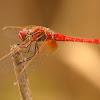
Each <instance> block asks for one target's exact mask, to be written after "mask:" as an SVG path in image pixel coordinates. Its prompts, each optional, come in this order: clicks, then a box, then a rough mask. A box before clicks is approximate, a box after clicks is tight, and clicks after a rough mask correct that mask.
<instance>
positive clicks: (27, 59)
mask: <svg viewBox="0 0 100 100" xmlns="http://www.w3.org/2000/svg"><path fill="white" fill-rule="evenodd" d="M30 46H31V45H30ZM36 53H39V47H38V43H37V41H36V43H35V50H34V54H33V55H32V56H31V57H28V58H25V59H24V60H23V61H22V62H20V63H19V64H21V63H24V62H26V61H29V60H31V59H32V58H33V57H34V56H35V54H36Z"/></svg>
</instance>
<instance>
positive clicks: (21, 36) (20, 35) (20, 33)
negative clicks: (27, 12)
mask: <svg viewBox="0 0 100 100" xmlns="http://www.w3.org/2000/svg"><path fill="white" fill-rule="evenodd" d="M18 36H19V38H20V39H21V40H22V41H24V39H23V35H22V31H20V32H19V35H18Z"/></svg>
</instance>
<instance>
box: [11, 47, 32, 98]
mask: <svg viewBox="0 0 100 100" xmlns="http://www.w3.org/2000/svg"><path fill="white" fill-rule="evenodd" d="M16 48H19V47H18V46H17V45H14V46H12V48H11V50H12V51H14V50H15V51H14V53H13V54H12V58H13V62H14V70H15V74H16V79H17V84H18V88H19V92H20V96H21V100H32V95H31V92H30V88H29V82H28V79H27V74H26V72H25V70H24V71H23V72H22V73H21V75H20V72H21V71H22V69H23V68H24V64H23V63H21V64H19V63H20V62H22V61H23V57H22V54H21V52H18V51H16Z"/></svg>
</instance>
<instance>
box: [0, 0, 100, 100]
mask: <svg viewBox="0 0 100 100" xmlns="http://www.w3.org/2000/svg"><path fill="white" fill-rule="evenodd" d="M10 25H11V26H25V25H41V26H45V27H49V28H51V29H52V30H54V31H55V32H59V33H61V34H64V35H67V36H73V37H80V38H98V39H99V38H100V1H99V0H0V28H2V27H4V26H10ZM17 33H18V31H15V30H13V31H12V30H9V31H8V30H7V31H2V30H0V46H1V47H0V57H2V56H4V55H5V54H7V53H8V52H9V50H10V45H11V44H14V43H19V42H21V41H20V40H19V39H18V37H17ZM58 44H59V48H58V50H57V51H56V52H55V53H54V54H53V55H51V56H48V57H47V61H46V62H44V63H43V64H40V65H39V67H38V68H37V69H36V70H35V71H33V72H32V73H31V74H29V80H30V87H31V91H32V95H33V100H100V52H99V51H100V45H99V44H87V43H75V42H58ZM0 63H1V62H0ZM9 65H10V60H6V59H5V60H4V62H3V64H1V65H0V68H1V70H0V99H1V100H20V96H19V91H18V87H17V86H14V85H13V83H14V82H15V80H16V78H15V75H14V72H13V69H12V71H11V68H10V67H9Z"/></svg>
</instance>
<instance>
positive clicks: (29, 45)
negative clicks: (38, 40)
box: [17, 43, 31, 53]
mask: <svg viewBox="0 0 100 100" xmlns="http://www.w3.org/2000/svg"><path fill="white" fill-rule="evenodd" d="M17 45H20V44H17ZM22 45H24V44H22ZM28 47H29V48H28ZM20 48H21V47H20ZM24 48H28V51H21V52H22V53H28V52H30V49H31V43H30V44H28V45H27V46H26V47H24Z"/></svg>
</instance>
